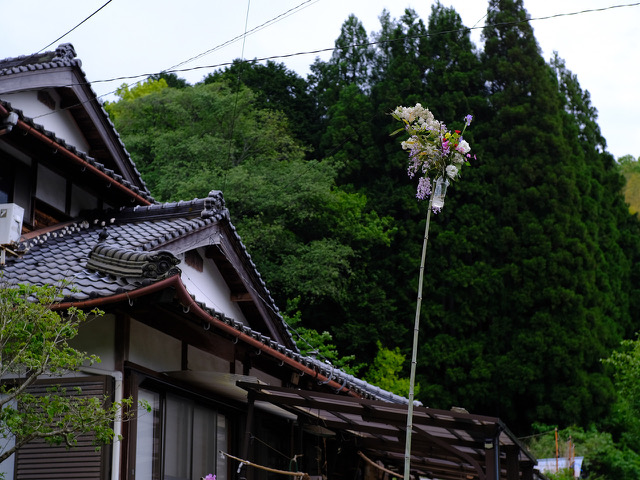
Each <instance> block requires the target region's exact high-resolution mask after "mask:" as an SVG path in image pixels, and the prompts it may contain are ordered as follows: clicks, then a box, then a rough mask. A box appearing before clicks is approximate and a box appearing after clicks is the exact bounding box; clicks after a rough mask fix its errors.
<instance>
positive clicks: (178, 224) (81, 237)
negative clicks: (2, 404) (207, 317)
mask: <svg viewBox="0 0 640 480" xmlns="http://www.w3.org/2000/svg"><path fill="white" fill-rule="evenodd" d="M201 247H202V248H206V249H207V255H208V256H209V257H210V258H212V259H213V261H214V262H215V264H216V266H217V267H218V269H219V270H220V272H221V273H222V275H223V277H224V279H225V281H226V283H227V285H228V286H229V288H230V290H231V294H232V296H233V297H234V298H241V299H243V300H244V301H241V302H238V304H239V308H240V309H241V310H242V312H243V314H244V315H245V317H246V318H247V320H248V321H249V322H250V323H251V324H252V325H253V326H254V328H258V329H259V330H261V331H263V332H265V333H268V334H269V335H270V336H271V337H273V338H274V339H275V340H277V341H279V342H282V343H284V344H285V346H286V347H287V348H295V342H293V340H292V338H291V334H290V333H289V331H288V329H287V327H286V325H285V323H284V321H283V319H282V317H281V316H280V314H279V313H278V309H277V307H276V306H275V302H274V301H273V299H272V297H271V295H270V293H269V291H268V289H267V287H266V285H265V283H264V282H263V280H262V278H261V276H260V274H259V273H258V271H257V270H256V266H255V264H254V263H253V262H252V260H251V257H250V256H249V254H248V253H247V251H246V248H245V246H244V245H243V243H242V241H241V239H240V237H239V236H238V234H237V232H236V229H235V227H234V226H233V224H232V223H231V222H230V220H229V212H228V210H227V209H226V208H225V206H224V199H223V197H222V194H221V193H220V192H216V191H213V192H211V193H210V194H209V197H207V198H206V199H195V200H191V201H187V202H177V203H164V204H155V205H149V206H135V207H129V208H122V209H120V210H118V211H107V212H90V213H88V214H87V215H86V216H85V217H83V218H81V219H78V220H76V221H74V222H68V223H65V224H60V225H57V226H56V227H54V228H49V229H45V230H40V231H36V232H32V233H30V234H27V235H25V236H23V238H22V239H21V242H20V243H19V244H18V246H17V251H18V252H20V256H19V257H9V258H8V259H7V264H6V265H5V267H4V269H3V276H4V279H5V280H6V281H9V282H10V283H33V284H40V285H44V284H50V285H56V284H60V283H61V282H67V281H68V282H70V283H69V285H68V286H66V287H65V288H64V290H63V296H64V299H63V300H64V301H73V302H78V301H84V300H88V299H100V298H104V299H107V298H108V297H111V296H113V295H118V294H122V293H133V292H135V290H136V289H139V288H141V287H144V286H147V285H151V284H153V283H154V282H158V281H160V280H162V279H165V278H167V277H169V276H172V275H177V274H179V273H180V270H179V269H178V268H177V265H178V263H179V260H178V256H179V255H181V254H183V253H185V252H187V251H191V250H194V249H197V248H201ZM216 314H217V315H219V316H221V317H224V314H222V313H221V312H216Z"/></svg>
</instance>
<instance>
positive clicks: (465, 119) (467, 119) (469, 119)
mask: <svg viewBox="0 0 640 480" xmlns="http://www.w3.org/2000/svg"><path fill="white" fill-rule="evenodd" d="M471 120H473V117H472V116H471V115H467V116H466V117H464V124H465V126H467V127H468V126H469V125H470V124H471Z"/></svg>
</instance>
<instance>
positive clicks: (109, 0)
mask: <svg viewBox="0 0 640 480" xmlns="http://www.w3.org/2000/svg"><path fill="white" fill-rule="evenodd" d="M112 1H113V0H107V2H106V3H105V4H104V5H102V6H101V7H100V8H99V9H97V10H96V11H95V12H93V13H92V14H91V15H89V16H88V17H87V18H85V19H84V20H82V21H81V22H80V23H78V24H77V25H76V26H75V27H73V28H72V29H71V30H69V31H67V32H66V33H64V34H63V35H60V36H59V37H58V38H56V39H55V40H54V41H53V42H51V43H50V44H49V45H47V46H46V47H43V48H41V49H40V50H38V51H37V52H36V53H40V52H42V51H43V50H46V49H47V48H49V47H50V46H51V45H53V44H54V43H56V42H58V41H59V40H62V39H63V38H64V37H66V36H67V35H69V34H70V33H71V32H73V31H74V30H75V29H76V28H78V27H79V26H80V25H82V24H83V23H84V22H86V21H87V20H89V19H90V18H91V17H93V16H94V15H95V14H96V13H98V12H99V11H100V10H102V9H103V8H104V7H106V6H107V5H109V4H110V3H111V2H112Z"/></svg>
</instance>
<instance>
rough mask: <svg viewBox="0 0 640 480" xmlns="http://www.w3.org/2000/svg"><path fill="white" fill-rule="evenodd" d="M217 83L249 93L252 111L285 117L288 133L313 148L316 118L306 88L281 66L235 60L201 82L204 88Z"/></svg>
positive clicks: (311, 97) (317, 125) (281, 64)
mask: <svg viewBox="0 0 640 480" xmlns="http://www.w3.org/2000/svg"><path fill="white" fill-rule="evenodd" d="M219 82H225V83H227V84H228V85H230V87H231V89H232V90H234V91H235V90H237V89H238V88H240V86H243V87H246V88H248V89H250V90H251V91H252V92H253V95H254V97H253V100H252V102H253V105H254V108H255V109H257V110H276V111H277V112H279V114H281V115H284V116H286V117H287V119H288V121H289V122H288V123H289V128H290V131H291V133H292V134H293V135H294V136H296V137H297V138H298V139H299V140H300V141H301V142H302V143H303V144H305V145H308V146H310V145H316V144H317V134H318V129H319V115H318V113H317V108H316V104H315V102H314V100H313V96H312V95H311V93H310V92H309V84H308V82H307V81H306V80H305V79H303V78H302V77H300V76H299V75H298V74H297V73H295V72H294V71H292V70H289V69H288V68H287V67H286V65H285V64H283V63H276V62H273V61H271V60H269V61H267V63H266V64H265V65H262V64H260V63H255V62H247V61H241V60H235V61H234V62H233V65H231V66H230V67H228V68H226V69H225V70H220V71H216V72H214V73H211V74H209V75H207V76H206V77H205V78H204V80H203V83H205V84H209V83H219Z"/></svg>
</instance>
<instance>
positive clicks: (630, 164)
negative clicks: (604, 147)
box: [618, 155, 640, 214]
mask: <svg viewBox="0 0 640 480" xmlns="http://www.w3.org/2000/svg"><path fill="white" fill-rule="evenodd" d="M618 168H619V169H620V173H621V174H622V176H623V177H624V179H625V184H624V189H623V192H624V199H625V201H626V202H627V203H628V204H629V213H631V214H635V213H638V212H640V162H638V161H637V160H636V158H635V157H634V156H633V155H624V156H622V157H620V158H618Z"/></svg>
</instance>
